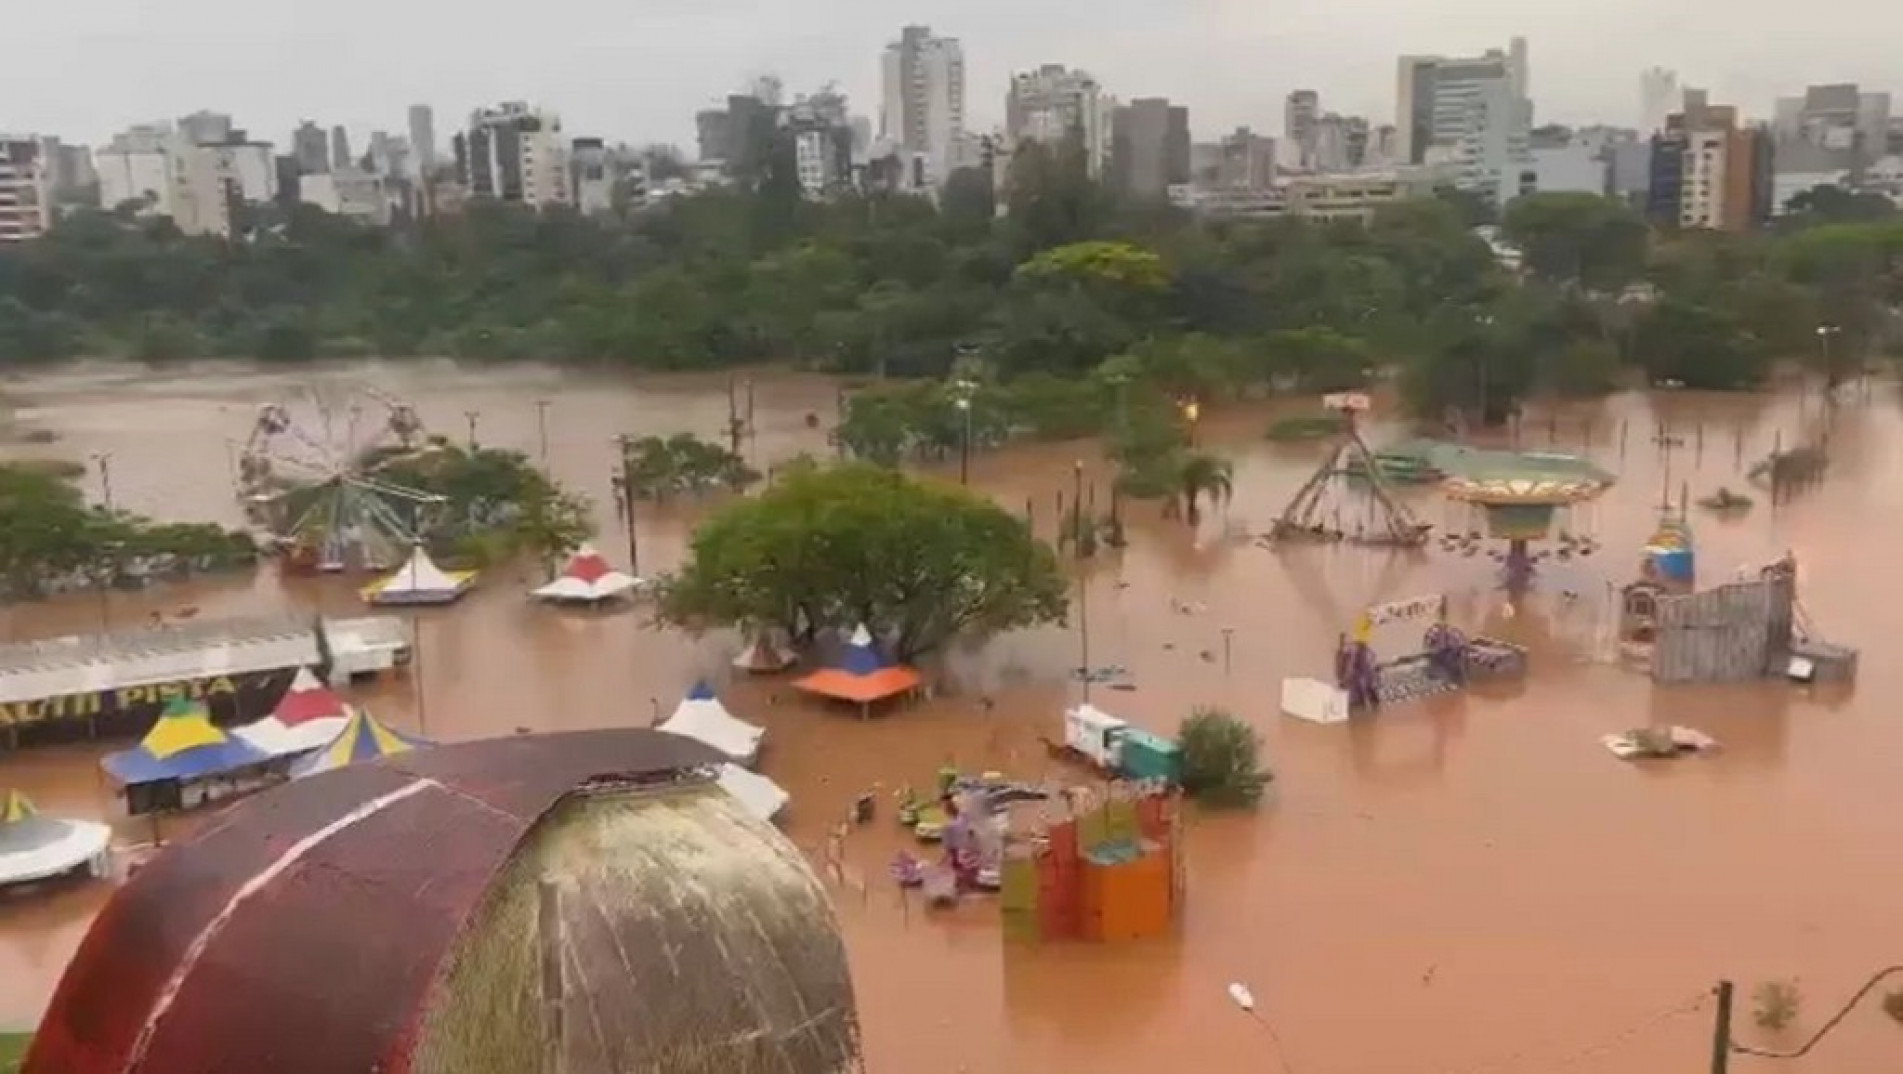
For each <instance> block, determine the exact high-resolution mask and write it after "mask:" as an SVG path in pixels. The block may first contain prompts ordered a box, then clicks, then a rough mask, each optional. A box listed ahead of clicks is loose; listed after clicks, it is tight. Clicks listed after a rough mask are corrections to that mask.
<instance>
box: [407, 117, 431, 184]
mask: <svg viewBox="0 0 1903 1074" xmlns="http://www.w3.org/2000/svg"><path fill="white" fill-rule="evenodd" d="M410 154H411V159H412V160H414V161H415V163H416V173H417V174H418V175H419V176H422V175H428V174H429V173H430V172H431V171H433V170H434V169H435V168H436V113H435V112H434V111H433V110H432V109H431V108H430V106H429V105H426V104H413V105H411V106H410Z"/></svg>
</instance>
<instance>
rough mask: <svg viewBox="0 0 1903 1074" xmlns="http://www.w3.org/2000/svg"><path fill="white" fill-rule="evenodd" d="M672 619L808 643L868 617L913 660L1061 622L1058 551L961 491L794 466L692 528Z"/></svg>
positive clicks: (664, 600) (668, 594)
mask: <svg viewBox="0 0 1903 1074" xmlns="http://www.w3.org/2000/svg"><path fill="white" fill-rule="evenodd" d="M659 607H660V615H661V618H662V620H663V621H665V622H667V623H669V624H672V625H678V626H683V627H687V628H690V629H701V628H707V627H734V626H740V627H761V626H774V627H779V628H782V629H784V630H786V631H787V632H788V633H789V634H790V635H792V636H793V637H795V638H802V639H810V638H811V637H812V636H813V634H814V633H815V632H817V631H818V630H821V629H824V628H827V627H836V628H840V629H850V628H851V627H852V626H853V625H854V624H856V623H860V622H863V623H865V624H866V625H867V626H868V627H869V628H870V629H871V630H872V631H874V632H875V633H876V634H878V635H879V636H880V637H881V638H884V639H887V640H889V642H890V643H891V645H892V647H893V650H894V652H895V653H896V654H897V655H898V656H899V657H900V658H902V659H910V658H912V657H914V656H917V655H919V654H921V653H924V652H927V651H929V650H932V649H935V648H938V647H939V646H942V645H944V644H945V643H946V642H948V641H950V640H952V639H953V638H955V637H961V636H984V635H988V634H993V633H997V632H1000V631H1007V630H1015V629H1019V628H1022V627H1028V626H1036V625H1038V624H1041V623H1049V622H1056V621H1060V620H1061V619H1062V618H1063V616H1064V614H1065V610H1066V607H1067V601H1066V598H1065V584H1064V579H1063V576H1062V575H1061V574H1060V573H1059V571H1058V568H1057V559H1056V555H1055V553H1054V552H1053V551H1052V550H1051V548H1050V547H1049V546H1048V545H1046V544H1043V543H1041V542H1040V541H1038V540H1037V539H1036V538H1035V537H1033V536H1032V535H1031V533H1030V532H1029V531H1028V530H1027V529H1026V528H1025V526H1024V524H1023V523H1022V522H1021V521H1020V520H1018V519H1016V518H1013V517H1012V516H1011V515H1009V514H1007V513H1006V512H1005V511H1004V510H1002V509H1001V508H999V507H997V506H996V505H994V504H992V503H991V502H989V501H987V500H984V499H981V498H979V497H977V496H974V495H972V494H971V493H969V492H967V491H965V490H964V489H961V488H958V487H956V486H951V485H943V484H938V483H935V482H930V481H920V480H916V479H913V478H910V477H907V476H905V475H903V474H900V473H897V472H895V471H891V470H887V469H883V468H880V467H875V466H869V465H862V464H845V465H840V466H836V467H829V468H819V467H816V466H802V467H796V468H793V469H792V470H791V471H790V472H788V473H787V474H786V475H785V476H784V477H783V478H782V479H781V480H779V481H778V482H776V483H775V484H774V485H773V487H772V488H770V489H768V490H767V491H766V492H764V493H762V494H761V495H760V496H759V497H758V498H755V499H749V500H744V501H739V502H736V503H734V504H731V505H729V506H727V507H725V508H723V509H722V510H721V511H719V512H718V513H717V514H715V515H714V516H713V517H712V518H711V519H709V520H708V521H707V522H706V523H705V524H704V525H703V526H701V528H700V529H699V530H698V531H697V532H696V533H695V535H694V541H693V549H692V556H691V558H690V559H689V561H688V563H687V566H686V567H685V568H683V569H682V570H681V572H680V573H679V574H678V575H676V576H674V577H672V578H670V579H668V580H666V581H665V582H664V584H663V586H662V590H661V598H660V605H659Z"/></svg>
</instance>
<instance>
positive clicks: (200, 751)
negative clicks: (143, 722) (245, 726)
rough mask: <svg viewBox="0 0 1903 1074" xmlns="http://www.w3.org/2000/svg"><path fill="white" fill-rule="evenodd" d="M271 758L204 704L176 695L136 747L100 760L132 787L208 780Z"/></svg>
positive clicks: (108, 755)
mask: <svg viewBox="0 0 1903 1074" xmlns="http://www.w3.org/2000/svg"><path fill="white" fill-rule="evenodd" d="M268 760H270V757H269V756H268V755H266V754H265V753H264V752H263V751H261V750H259V749H257V748H256V747H255V746H252V745H251V744H250V743H248V742H245V741H244V740H243V739H237V738H232V737H231V736H230V735H227V734H225V733H224V732H223V731H220V730H219V729H218V728H217V727H214V726H213V725H212V722H211V712H210V711H209V710H208V709H206V708H205V706H204V705H203V704H202V703H200V702H196V701H190V700H187V699H185V698H177V699H175V700H173V701H172V702H171V704H169V705H167V706H165V711H164V712H162V713H160V714H159V719H158V722H157V723H155V724H153V725H152V729H151V730H150V731H147V732H146V733H145V737H144V738H143V739H141V740H140V741H139V744H138V745H137V746H134V747H132V748H131V749H129V750H120V751H119V752H117V753H109V754H107V755H106V756H105V758H104V759H103V760H101V761H100V762H99V763H100V766H101V767H103V768H104V769H105V770H106V773H107V774H108V775H110V776H112V778H113V779H115V780H117V781H119V782H120V783H121V784H124V785H126V786H133V785H136V784H141V783H160V782H164V781H165V780H173V779H176V780H193V779H208V778H210V777H212V776H218V775H224V774H225V773H228V772H235V771H237V770H238V769H241V768H248V767H250V766H251V765H255V764H262V763H263V762H265V761H268Z"/></svg>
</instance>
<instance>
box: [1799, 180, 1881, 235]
mask: <svg viewBox="0 0 1903 1074" xmlns="http://www.w3.org/2000/svg"><path fill="white" fill-rule="evenodd" d="M1784 208H1785V210H1786V211H1787V212H1789V213H1790V214H1791V216H1792V217H1794V218H1795V219H1788V220H1786V225H1787V226H1796V227H1814V226H1816V225H1818V224H1853V223H1868V222H1870V221H1872V220H1882V219H1884V218H1886V217H1890V216H1895V215H1896V203H1895V202H1893V201H1891V200H1890V199H1889V198H1887V197H1885V196H1884V195H1882V194H1866V193H1856V192H1852V191H1849V190H1845V189H1844V188H1843V187H1840V186H1837V185H1835V184H1830V183H1824V184H1819V185H1818V186H1814V187H1811V188H1810V189H1809V190H1804V191H1800V192H1798V193H1796V194H1793V195H1791V197H1790V200H1788V201H1786V202H1785V203H1784Z"/></svg>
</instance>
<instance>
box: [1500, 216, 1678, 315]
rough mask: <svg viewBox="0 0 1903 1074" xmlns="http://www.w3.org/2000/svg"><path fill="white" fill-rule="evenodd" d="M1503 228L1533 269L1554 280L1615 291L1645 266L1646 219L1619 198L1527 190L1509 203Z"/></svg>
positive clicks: (1547, 279)
mask: <svg viewBox="0 0 1903 1074" xmlns="http://www.w3.org/2000/svg"><path fill="white" fill-rule="evenodd" d="M1501 230H1502V231H1504V232H1505V233H1506V236H1507V238H1508V239H1509V240H1510V241H1512V242H1513V243H1514V244H1515V245H1516V246H1518V247H1519V249H1520V254H1521V257H1522V259H1523V261H1522V263H1523V264H1524V265H1525V267H1526V269H1527V271H1529V272H1531V273H1533V274H1534V275H1535V276H1537V277H1539V278H1541V279H1543V280H1546V281H1548V282H1551V283H1557V284H1566V285H1578V286H1580V287H1584V288H1587V289H1589V290H1595V291H1613V290H1617V289H1619V288H1622V287H1624V286H1625V285H1627V284H1629V283H1631V282H1632V281H1634V280H1636V279H1638V278H1639V276H1640V274H1641V273H1642V272H1644V270H1645V255H1646V226H1645V221H1644V220H1643V219H1642V218H1641V217H1640V216H1639V214H1638V213H1637V212H1635V211H1633V209H1632V208H1631V207H1630V206H1628V205H1626V204H1625V203H1624V202H1622V201H1617V200H1615V199H1613V198H1605V197H1600V196H1599V195H1597V194H1570V193H1567V194H1527V195H1525V196H1523V197H1519V198H1515V199H1514V200H1513V202H1512V203H1510V204H1509V205H1508V206H1507V211H1506V216H1505V218H1504V219H1503V220H1502V221H1501Z"/></svg>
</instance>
